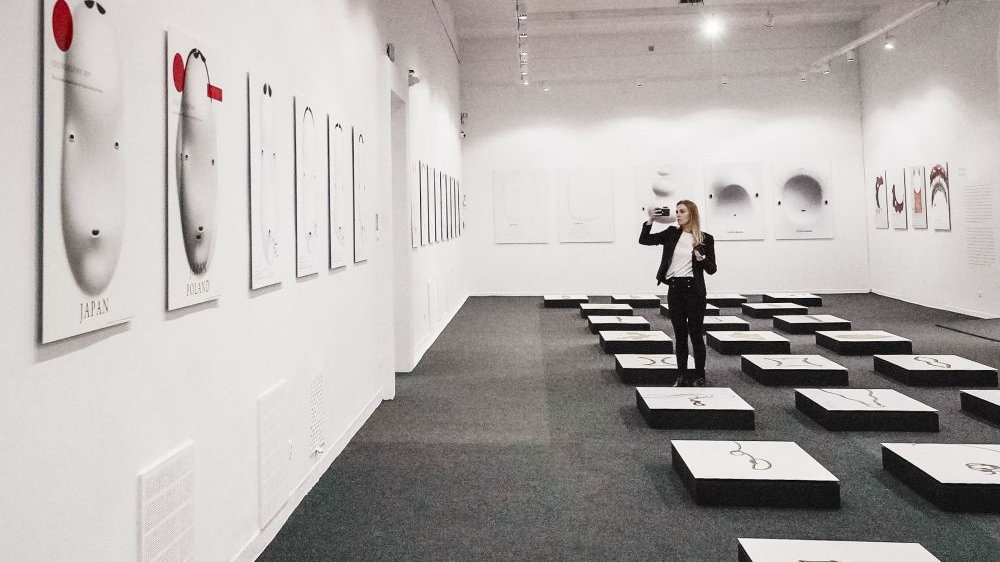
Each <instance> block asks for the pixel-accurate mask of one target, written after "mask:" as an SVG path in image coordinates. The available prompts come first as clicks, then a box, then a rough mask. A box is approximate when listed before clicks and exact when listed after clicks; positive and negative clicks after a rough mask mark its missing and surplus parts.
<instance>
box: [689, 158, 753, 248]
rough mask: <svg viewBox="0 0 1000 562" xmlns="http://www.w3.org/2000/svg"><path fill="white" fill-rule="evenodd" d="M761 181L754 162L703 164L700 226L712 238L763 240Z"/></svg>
mask: <svg viewBox="0 0 1000 562" xmlns="http://www.w3.org/2000/svg"><path fill="white" fill-rule="evenodd" d="M763 184H764V170H763V166H761V164H760V163H758V162H747V163H720V164H706V165H705V191H706V192H707V193H706V198H707V199H708V203H707V204H706V205H705V217H704V218H703V219H702V228H703V229H705V231H707V232H711V233H712V235H714V236H715V239H716V240H763V239H764V207H763V200H764V197H763V196H762V188H763Z"/></svg>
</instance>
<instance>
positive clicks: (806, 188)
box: [772, 162, 834, 240]
mask: <svg viewBox="0 0 1000 562" xmlns="http://www.w3.org/2000/svg"><path fill="white" fill-rule="evenodd" d="M772 178H773V179H774V205H773V210H774V237H775V239H777V240H805V239H820V238H833V235H834V217H833V205H832V203H833V201H832V196H833V189H832V187H831V184H830V163H829V162H822V163H819V162H817V163H814V164H808V165H805V166H803V165H801V164H793V163H778V164H775V165H774V168H773V175H772Z"/></svg>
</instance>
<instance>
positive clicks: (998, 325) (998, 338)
mask: <svg viewBox="0 0 1000 562" xmlns="http://www.w3.org/2000/svg"><path fill="white" fill-rule="evenodd" d="M940 326H941V327H942V328H948V329H949V330H955V331H956V332H962V333H963V334H969V335H970V336H977V337H980V338H983V339H987V340H990V341H995V342H1000V318H992V319H988V320H984V319H981V318H967V319H963V320H952V321H951V322H944V323H942V324H940Z"/></svg>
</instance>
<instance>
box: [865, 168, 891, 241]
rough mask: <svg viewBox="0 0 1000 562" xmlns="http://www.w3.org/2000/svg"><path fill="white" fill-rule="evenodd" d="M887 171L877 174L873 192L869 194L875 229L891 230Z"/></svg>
mask: <svg viewBox="0 0 1000 562" xmlns="http://www.w3.org/2000/svg"><path fill="white" fill-rule="evenodd" d="M887 192H888V186H887V185H886V177H885V171H884V170H881V171H878V172H875V179H874V180H872V190H871V191H870V192H869V197H870V199H868V201H869V203H868V204H869V208H870V209H871V210H872V219H873V220H874V222H875V228H880V229H887V228H889V197H888V195H887Z"/></svg>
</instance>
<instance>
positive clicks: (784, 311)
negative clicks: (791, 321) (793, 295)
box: [740, 302, 809, 318]
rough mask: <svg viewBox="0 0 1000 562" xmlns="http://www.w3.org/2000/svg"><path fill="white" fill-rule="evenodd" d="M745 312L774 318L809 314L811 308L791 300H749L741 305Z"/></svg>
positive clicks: (754, 316)
mask: <svg viewBox="0 0 1000 562" xmlns="http://www.w3.org/2000/svg"><path fill="white" fill-rule="evenodd" d="M740 308H741V309H742V310H743V314H746V315H747V316H749V317H750V318H773V317H774V316H776V315H779V314H780V315H784V316H789V315H793V314H803V315H804V314H809V309H808V308H806V307H804V306H802V305H799V304H792V303H790V302H748V303H746V304H743V305H741V307H740Z"/></svg>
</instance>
